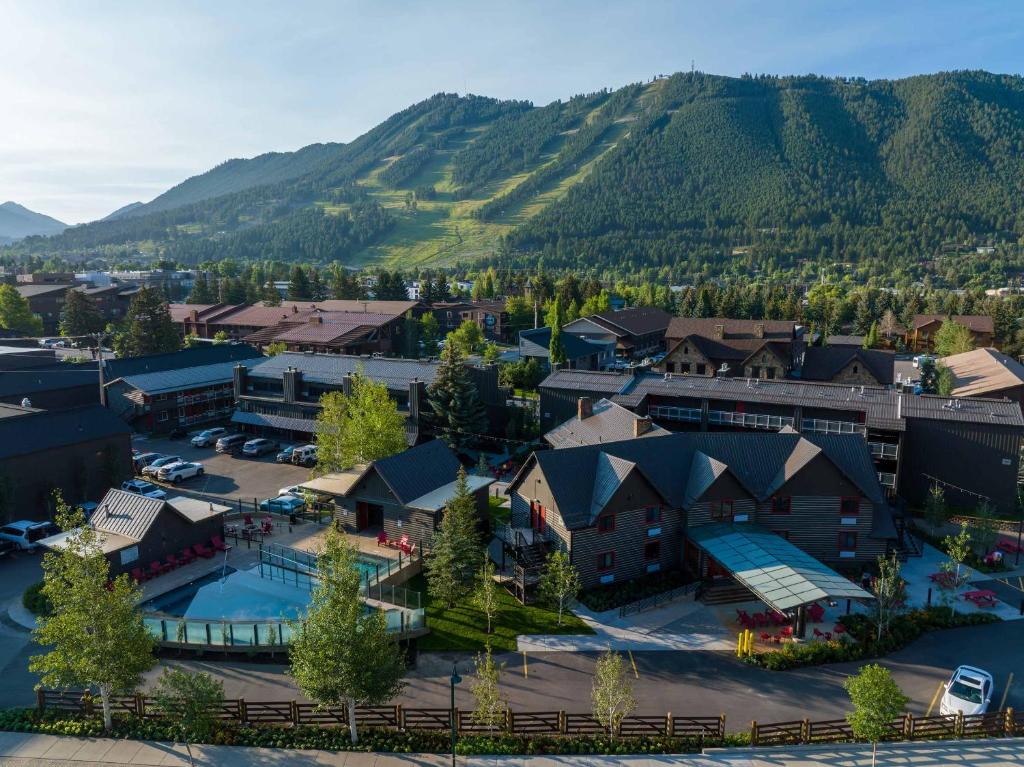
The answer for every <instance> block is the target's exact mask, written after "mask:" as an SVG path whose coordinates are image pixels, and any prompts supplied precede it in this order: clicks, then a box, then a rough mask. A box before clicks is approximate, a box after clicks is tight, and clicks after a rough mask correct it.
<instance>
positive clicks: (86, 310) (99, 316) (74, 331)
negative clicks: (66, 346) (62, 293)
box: [60, 290, 107, 336]
mask: <svg viewBox="0 0 1024 767" xmlns="http://www.w3.org/2000/svg"><path fill="white" fill-rule="evenodd" d="M106 325H107V321H106V319H105V318H104V317H103V313H102V312H101V311H100V310H99V307H97V306H96V302H95V301H93V300H92V299H91V298H89V296H87V295H86V294H85V293H83V292H82V291H81V290H69V291H68V292H67V294H66V297H65V299H64V310H63V311H62V312H61V315H60V334H61V335H62V336H85V335H90V334H92V333H99V332H100V331H101V330H103V328H105V327H106Z"/></svg>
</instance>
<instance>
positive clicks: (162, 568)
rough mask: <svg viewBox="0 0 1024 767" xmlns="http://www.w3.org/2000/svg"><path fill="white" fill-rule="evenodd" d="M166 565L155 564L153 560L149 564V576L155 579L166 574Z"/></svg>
mask: <svg viewBox="0 0 1024 767" xmlns="http://www.w3.org/2000/svg"><path fill="white" fill-rule="evenodd" d="M167 569H168V568H167V565H165V564H161V563H160V562H157V561H156V560H155V559H154V560H153V561H152V562H150V563H149V574H150V577H152V578H155V577H156V576H158V575H163V574H164V573H165V572H167Z"/></svg>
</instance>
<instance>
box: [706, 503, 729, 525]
mask: <svg viewBox="0 0 1024 767" xmlns="http://www.w3.org/2000/svg"><path fill="white" fill-rule="evenodd" d="M732 516H733V514H732V501H712V502H711V518H712V519H713V520H715V521H716V522H732Z"/></svg>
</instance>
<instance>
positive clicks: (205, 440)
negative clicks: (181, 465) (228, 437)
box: [192, 426, 228, 447]
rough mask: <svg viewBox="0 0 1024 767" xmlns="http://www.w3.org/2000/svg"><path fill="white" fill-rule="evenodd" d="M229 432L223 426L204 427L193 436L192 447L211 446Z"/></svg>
mask: <svg viewBox="0 0 1024 767" xmlns="http://www.w3.org/2000/svg"><path fill="white" fill-rule="evenodd" d="M227 433H228V430H227V429H225V428H224V427H223V426H215V427H214V428H212V429H204V430H203V431H201V432H199V433H198V434H197V435H196V436H194V437H193V438H192V447H209V446H210V445H213V444H215V443H216V442H217V440H218V439H220V438H221V437H223V436H224V435H225V434H227Z"/></svg>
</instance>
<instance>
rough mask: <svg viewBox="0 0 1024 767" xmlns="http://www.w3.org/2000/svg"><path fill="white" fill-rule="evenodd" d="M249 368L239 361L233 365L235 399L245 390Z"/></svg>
mask: <svg viewBox="0 0 1024 767" xmlns="http://www.w3.org/2000/svg"><path fill="white" fill-rule="evenodd" d="M248 379H249V368H247V367H246V366H245V365H243V364H241V363H239V364H237V365H235V370H234V375H233V376H232V381H233V382H234V389H235V399H236V400H238V399H240V398H241V397H242V395H243V394H245V390H246V389H247V388H248V385H249V381H248Z"/></svg>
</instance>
